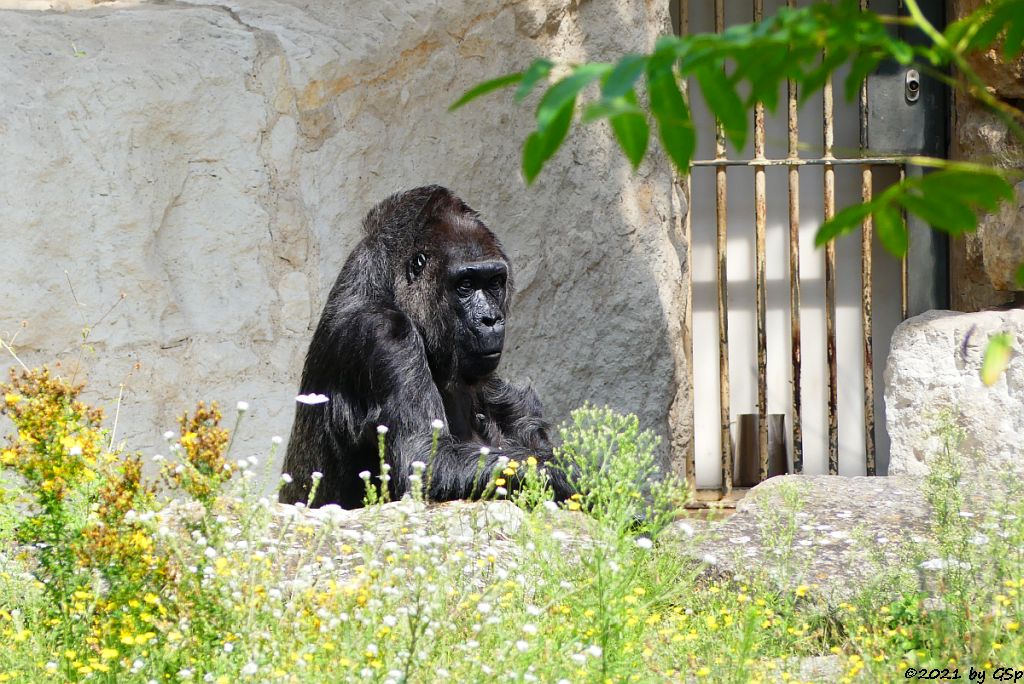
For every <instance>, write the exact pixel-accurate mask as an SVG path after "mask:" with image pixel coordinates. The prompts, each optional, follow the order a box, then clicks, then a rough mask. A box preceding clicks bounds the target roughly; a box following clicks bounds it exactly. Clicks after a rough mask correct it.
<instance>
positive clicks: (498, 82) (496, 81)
mask: <svg viewBox="0 0 1024 684" xmlns="http://www.w3.org/2000/svg"><path fill="white" fill-rule="evenodd" d="M521 80H523V74H522V73H516V74H507V75H505V76H499V77H498V78H492V79H491V80H490V81H484V82H483V83H479V84H477V85H475V86H473V87H472V88H470V89H469V90H467V91H466V92H465V94H463V96H462V97H460V98H459V99H458V100H456V101H455V102H454V103H453V104H452V106H450V107H449V108H448V111H449V112H451V111H454V110H456V109H458V108H459V107H461V106H462V105H464V104H466V103H467V102H471V101H473V100H475V99H477V98H478V97H482V96H483V95H486V94H487V93H490V92H493V91H495V90H500V89H502V88H507V87H508V86H510V85H512V84H513V83H519V82H520V81H521Z"/></svg>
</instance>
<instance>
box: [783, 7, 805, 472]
mask: <svg viewBox="0 0 1024 684" xmlns="http://www.w3.org/2000/svg"><path fill="white" fill-rule="evenodd" d="M786 4H787V5H788V6H789V7H790V8H793V7H795V6H796V0H788V2H787V3H786ZM786 90H787V95H788V97H789V110H788V113H787V126H788V128H789V150H788V153H789V158H788V160H789V161H794V162H795V161H797V157H798V156H799V154H800V133H799V128H798V125H797V110H798V106H797V104H798V103H797V87H796V82H795V81H793V80H792V79H790V80H789V81H788V83H787V86H786ZM788 175H789V330H790V354H791V357H792V358H791V363H792V373H793V376H792V411H793V472H794V473H797V474H799V473H802V472H803V469H804V440H803V414H802V408H801V406H802V401H801V393H802V383H801V377H800V365H801V357H800V168H799V166H798V165H797V164H790V165H789V174H788Z"/></svg>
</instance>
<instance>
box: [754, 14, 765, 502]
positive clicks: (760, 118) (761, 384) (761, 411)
mask: <svg viewBox="0 0 1024 684" xmlns="http://www.w3.org/2000/svg"><path fill="white" fill-rule="evenodd" d="M762 18H764V0H754V21H755V22H757V21H761V19H762ZM760 159H764V105H763V104H762V103H760V102H758V103H756V104H755V105H754V161H755V162H756V161H758V160H760ZM767 201H768V200H767V192H766V188H765V177H764V166H760V165H755V166H754V250H755V253H756V254H755V268H756V271H757V273H756V283H757V284H756V286H755V295H756V299H757V304H756V310H757V418H758V422H757V426H758V427H757V455H758V462H759V464H760V479H759V481H760V482H764V481H765V480H767V479H768V338H767V333H766V327H767V320H766V314H765V310H766V308H767V297H766V294H765V231H766V225H767V222H768V204H767Z"/></svg>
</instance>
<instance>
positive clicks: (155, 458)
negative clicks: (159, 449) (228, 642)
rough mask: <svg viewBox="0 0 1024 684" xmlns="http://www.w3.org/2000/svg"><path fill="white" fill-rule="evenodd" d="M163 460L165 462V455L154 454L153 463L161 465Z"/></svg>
mask: <svg viewBox="0 0 1024 684" xmlns="http://www.w3.org/2000/svg"><path fill="white" fill-rule="evenodd" d="M162 460H164V455H163V454H153V463H159V462H160V461H162Z"/></svg>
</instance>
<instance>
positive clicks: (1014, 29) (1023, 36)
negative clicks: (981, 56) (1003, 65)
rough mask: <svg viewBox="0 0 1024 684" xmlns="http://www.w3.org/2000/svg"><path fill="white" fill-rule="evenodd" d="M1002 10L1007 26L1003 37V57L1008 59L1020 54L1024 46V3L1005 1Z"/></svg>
mask: <svg viewBox="0 0 1024 684" xmlns="http://www.w3.org/2000/svg"><path fill="white" fill-rule="evenodd" d="M1007 5H1008V6H1004V7H1003V10H1004V12H1006V14H1007V19H1008V23H1009V26H1007V27H1006V35H1005V36H1004V37H1003V57H1004V58H1005V59H1006V60H1007V61H1009V60H1012V59H1014V58H1015V57H1016V56H1017V55H1019V54H1020V52H1021V49H1022V48H1024V3H1021V2H1017V3H1007Z"/></svg>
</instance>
